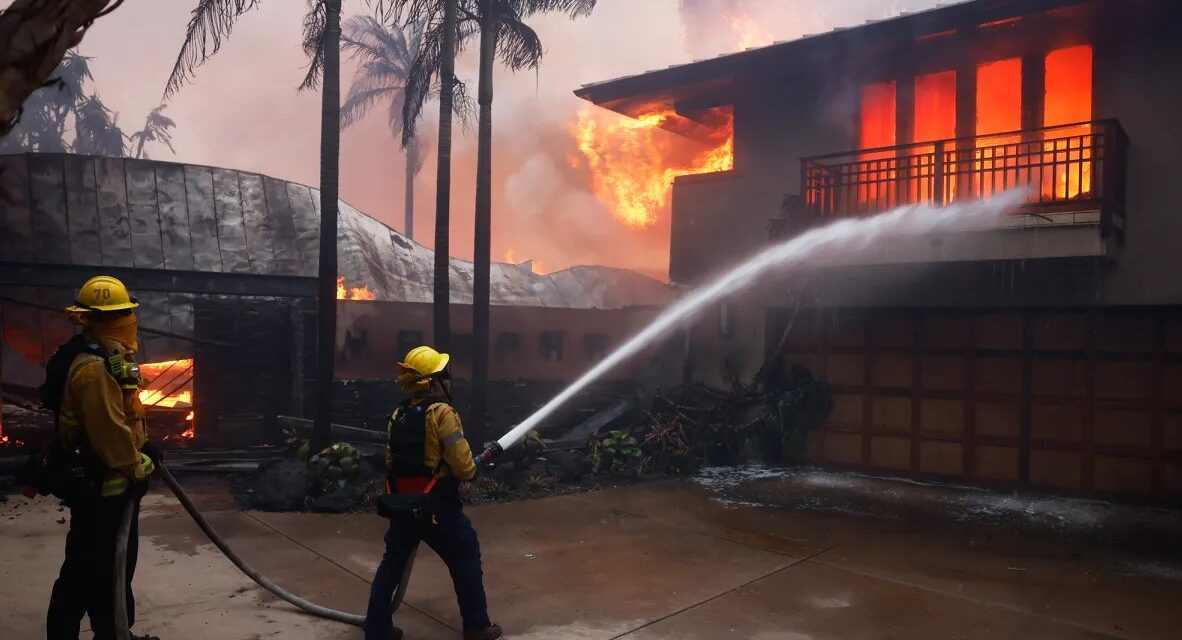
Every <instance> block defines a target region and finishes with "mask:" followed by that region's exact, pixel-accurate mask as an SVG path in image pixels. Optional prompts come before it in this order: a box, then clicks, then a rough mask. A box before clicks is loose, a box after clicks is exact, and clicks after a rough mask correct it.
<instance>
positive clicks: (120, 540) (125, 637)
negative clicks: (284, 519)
mask: <svg viewBox="0 0 1182 640" xmlns="http://www.w3.org/2000/svg"><path fill="white" fill-rule="evenodd" d="M156 475H158V476H160V479H161V480H163V481H164V484H166V485H168V488H169V489H171V490H172V493H173V494H174V495H175V496H176V499H177V501H178V502H180V503H181V506H182V507H184V508H185V511H186V512H188V514H189V516H190V517H192V518H193V521H194V522H196V523H197V526H198V527H200V528H201V531H202V532H203V533H205V536H206V537H207V538H209V541H210V542H212V543H213V544H214V546H216V547H217V548H218V550H219V551H221V552H222V555H224V556H226V558H228V559H229V560H230V562H232V563H234V566H235V567H238V570H239V571H241V572H242V573H243V574H245V575H246V577H248V578H250V579H251V580H253V581H254V582H255V583H256V584H258V585H259V586H260V587H262V588H264V589H266V590H267V591H270V592H271V593H273V594H275V595H276V596H278V597H279V598H282V599H283V600H286V601H287V602H289V603H291V604H292V605H294V606H296V607H298V608H299V609H302V610H303V611H305V612H307V613H310V614H312V615H314V616H317V617H320V618H327V619H329V620H335V621H337V622H343V623H345V624H351V625H354V626H358V627H360V626H362V625H363V624H365V616H363V615H357V614H355V613H347V612H345V611H338V610H336V609H330V608H328V607H325V606H322V605H318V604H316V603H315V602H311V601H308V600H305V599H304V598H301V597H299V596H297V595H295V594H294V593H292V592H290V591H288V590H287V589H284V588H283V587H281V586H279V585H278V584H276V583H275V581H274V580H271V579H270V578H268V577H267V576H265V575H263V574H262V573H260V572H259V571H258V570H257V569H255V568H254V567H252V566H251V565H250V564H249V563H247V562H246V561H245V560H243V559H242V556H239V555H238V554H237V553H235V552H234V550H233V549H231V548H230V546H229V545H228V544H226V541H225V540H224V539H223V538H222V537H221V536H220V535H218V532H217V531H216V530H215V529H214V528H213V525H211V524H210V523H209V520H206V518H205V516H203V515H201V512H200V511H198V510H197V506H196V505H194V504H193V501H192V500H191V499H190V498H189V495H188V494H187V493H185V490H184V489H183V488H182V487H181V485H180V483H179V482H177V479H176V478H175V477H174V476H173V475H172V473H170V472H169V470H168V468H167V467H165V466H164V464H163V463H161V464H159V465H157V466H156ZM134 511H135V500H128V501H127V505H126V506H125V507H124V512H123V515H122V518H121V519H120V522H119V531H118V535H117V537H116V538H115V540H116V546H115V567H114V587H115V625H116V639H117V640H130V639H131V634H130V631H129V630H128V628H127V627H128V624H127V622H128V619H127V544H128V536H129V535H130V533H131V521H132V515H133V513H134ZM417 552H418V548H417V547H416V548H415V550H414V551H411V554H410V558H408V559H407V562H406V569H405V570H403V572H402V578H401V579H400V580H399V582H398V587H397V588H396V589H395V591H394V598H393V600H392V601H391V605H392V606H391V611H397V610H398V608H399V606H401V605H402V600H403V598H404V597H405V596H406V587H407V584H409V582H410V574H411V569H412V568H413V567H414V561H415V555H416V553H417Z"/></svg>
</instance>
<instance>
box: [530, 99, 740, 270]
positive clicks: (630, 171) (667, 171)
mask: <svg viewBox="0 0 1182 640" xmlns="http://www.w3.org/2000/svg"><path fill="white" fill-rule="evenodd" d="M673 117H674V114H673V113H672V112H671V111H667V110H666V111H654V112H650V113H647V114H643V115H641V116H639V117H637V118H636V119H634V120H633V119H628V118H623V117H620V116H618V115H616V114H613V113H609V112H607V111H604V110H601V109H594V108H586V109H583V110H582V111H580V112H579V121H578V123H577V124H576V125H575V131H574V133H575V139H576V141H577V142H578V147H579V151H580V152H582V154H583V157H584V159H585V160H586V163H587V166H588V167H589V168H590V170H591V182H592V188H593V189H594V191H595V195H596V196H597V197H598V198H599V200H600V201H601V202H604V203H605V204H607V206H608V207H609V208H610V209H611V211H612V214H614V215H615V216H616V217H617V218H619V219H620V220H621V221H623V222H624V223H625V224H626V225H628V226H630V227H636V228H647V227H651V226H652V225H653V224H655V223H656V221H657V213H658V211H660V210H662V209H664V208H665V207H666V206H668V204H669V194H670V192H671V191H672V189H673V180H674V179H675V178H677V177H678V176H684V175H690V174H697V173H714V172H718V171H729V170H730V169H732V168H733V167H734V159H735V158H734V136H733V135H732V132H731V131H730V130H729V129H730V127H729V126H728V127H727V129H728V130H727V131H725V132H724V133H723V135H720V136H718V137H719V138H720V139H721V141H720V142H718V143H717V144H716V145H714V146H713V147H710V146H706V145H698V144H695V143H694V142H693V141H688V140H687V139H685V138H682V137H681V136H678V135H677V134H674V133H670V132H668V131H662V130H661V129H660V127H661V126H662V125H664V124H666V122H667V121H669V120H670V119H671V118H673ZM535 265H536V263H535Z"/></svg>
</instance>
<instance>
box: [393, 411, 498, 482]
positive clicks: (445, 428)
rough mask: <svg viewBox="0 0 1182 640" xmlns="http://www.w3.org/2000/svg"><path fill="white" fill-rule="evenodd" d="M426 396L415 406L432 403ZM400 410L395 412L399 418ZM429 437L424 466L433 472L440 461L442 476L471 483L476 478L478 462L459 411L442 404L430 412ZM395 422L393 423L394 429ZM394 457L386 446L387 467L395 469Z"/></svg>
mask: <svg viewBox="0 0 1182 640" xmlns="http://www.w3.org/2000/svg"><path fill="white" fill-rule="evenodd" d="M431 401H432V399H431V398H429V397H427V396H422V397H416V398H415V399H413V400H412V401H411V403H412V404H420V403H422V402H431ZM397 415H398V411H395V412H394V417H397ZM426 417H427V434H426V435H427V437H426V442H425V443H424V445H423V463H424V464H426V466H427V468H429V469H434V468H435V467H436V466H437V465H438V464H439V460H440V458H442V459H443V461H444V465H443V467H442V468H441V469H440V470H439V474H438V475H439V477H441V478H443V477H447V476H454V477H455V478H456V479H459V480H471V479H472V478H475V477H476V461H475V460H473V459H472V448H471V447H470V446H469V445H468V440H467V439H466V438H464V426H463V425H462V424H461V423H460V415H459V414H458V413H456V410H455V409H454V408H452V406H451V405H448V404H446V403H443V402H439V403H438V404H435V405H433V406H432V407H430V408H429V409H427V416H426ZM394 423H395V420H390V423H389V424H390V425H391V426H392V425H393V424H394ZM393 465H394V454H393V451H391V450H390V448H389V446H387V447H386V468H387V469H392V468H393Z"/></svg>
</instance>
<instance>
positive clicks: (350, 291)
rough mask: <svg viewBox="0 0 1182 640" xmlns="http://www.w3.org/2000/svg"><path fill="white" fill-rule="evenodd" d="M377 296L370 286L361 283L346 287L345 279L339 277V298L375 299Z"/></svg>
mask: <svg viewBox="0 0 1182 640" xmlns="http://www.w3.org/2000/svg"><path fill="white" fill-rule="evenodd" d="M376 298H377V296H375V295H374V293H373V292H372V291H370V290H369V287H367V286H365V285H361V286H360V287H348V288H346V287H345V279H344V278H343V277H342V278H337V300H374V299H376Z"/></svg>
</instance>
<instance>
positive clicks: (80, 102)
mask: <svg viewBox="0 0 1182 640" xmlns="http://www.w3.org/2000/svg"><path fill="white" fill-rule="evenodd" d="M90 61H91V59H90V58H87V57H86V56H82V55H79V54H78V53H77V52H76V51H67V52H66V54H65V55H64V56H63V57H62V61H61V63H60V64H59V65H58V66H57V68H56V69H54V71H53V74H52V75H51V78H50V81H49V83H48V84H49V86H48V87H47V88H46V89H45V90H42V91H38V92H35V93H34V94H33V95H31V96H29V99H28V100H26V101H25V104H24V106H23V107H22V115H21V118H20V121H19V122H17V123H16V125H15V126H14V127H13V128H12V129H11V130H10V131H9V133H8V135H7V136H5V137H4V138H0V153H13V152H18V151H36V152H40V153H64V152H73V153H89V154H100V155H107V156H122V155H123V154H124V152H125V150H126V145H125V144H124V136H123V131H122V130H121V129H120V128H119V126H118V124H117V123H116V118H115V116H114V115H113V114H112V113H111V111H110V110H109V109H107V107H106V106H105V105H104V104H103V103H102V100H100V99H99V98H98V95H97V94H95V93H93V92H92V93H89V94H88V93H87V88H86V85H87V84H88V83H92V82H93V81H94V77H93V76H92V75H91V72H90ZM71 124H72V125H73V129H72V133H73V138H72V139H68V134H70V133H71Z"/></svg>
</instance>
